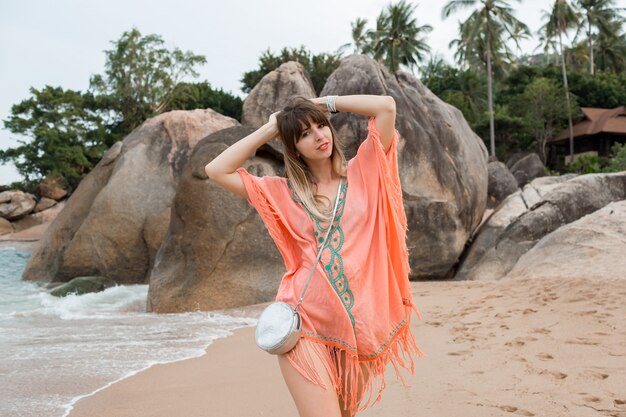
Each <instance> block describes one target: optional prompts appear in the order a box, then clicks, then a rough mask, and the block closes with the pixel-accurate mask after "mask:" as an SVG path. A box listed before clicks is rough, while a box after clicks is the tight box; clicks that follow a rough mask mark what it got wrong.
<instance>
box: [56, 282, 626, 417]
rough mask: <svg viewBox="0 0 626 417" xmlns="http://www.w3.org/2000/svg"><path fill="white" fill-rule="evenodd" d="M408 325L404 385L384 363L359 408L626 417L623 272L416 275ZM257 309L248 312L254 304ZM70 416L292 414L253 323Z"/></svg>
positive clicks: (116, 386)
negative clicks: (410, 338) (600, 276)
mask: <svg viewBox="0 0 626 417" xmlns="http://www.w3.org/2000/svg"><path fill="white" fill-rule="evenodd" d="M411 285H412V288H413V293H414V299H415V303H416V305H417V307H418V309H419V310H420V313H421V314H422V317H423V319H422V320H421V321H420V320H418V319H417V316H416V315H412V318H411V327H412V329H413V332H414V334H415V337H416V341H417V344H418V346H419V347H420V349H422V350H423V351H424V353H425V354H426V356H425V357H424V358H422V359H416V360H415V373H414V375H412V376H411V375H410V374H408V373H406V372H405V373H403V375H405V377H406V379H407V383H408V384H409V385H411V386H412V388H408V389H407V388H404V387H403V386H402V384H401V383H400V382H399V381H397V380H396V379H395V377H394V374H393V369H390V367H388V368H387V372H386V377H387V389H386V390H385V391H384V392H383V394H382V400H381V401H380V402H378V403H376V404H375V405H374V406H373V407H370V408H369V409H367V410H365V411H364V412H362V413H359V414H358V416H364V417H367V416H370V417H372V416H381V417H382V416H389V415H394V416H407V417H408V416H411V417H413V416H415V415H433V414H436V415H438V416H442V417H443V416H449V417H452V416H454V417H456V416H458V415H463V414H466V415H480V416H481V417H490V416H494V417H495V416H506V415H511V416H512V417H513V415H523V416H534V415H536V416H542V415H550V416H564V417H565V416H568V417H569V416H571V415H576V416H590V417H591V416H597V415H598V412H600V410H604V411H606V412H607V413H609V414H607V415H614V416H620V417H622V416H624V417H626V395H624V394H623V393H621V392H619V388H618V387H620V386H626V369H624V365H623V359H624V357H626V346H624V344H623V340H624V337H625V335H626V324H625V323H624V322H623V319H622V318H623V317H624V316H626V307H625V306H624V305H623V303H622V300H623V297H624V296H625V295H626V280H620V279H607V280H603V281H598V280H593V279H572V280H570V281H564V280H556V279H546V280H519V281H489V282H484V281H428V282H425V281H420V282H412V283H411ZM262 307H263V305H257V306H256V307H255V308H257V309H258V311H259V312H260V311H261V309H262ZM66 415H67V416H69V417H87V416H89V417H172V416H179V415H180V416H185V417H196V416H197V417H200V416H202V417H206V416H213V415H215V416H220V417H229V416H233V417H234V416H248V415H272V416H278V417H281V416H295V415H297V411H296V408H295V405H294V403H293V400H292V398H291V396H290V394H289V391H288V389H287V387H286V385H285V383H284V381H283V379H282V376H281V374H280V370H279V367H278V365H277V360H276V357H274V356H273V355H268V354H267V353H265V352H263V351H261V350H260V349H258V348H257V347H256V345H255V343H254V327H245V328H239V329H236V330H234V332H233V334H232V335H230V336H227V337H225V338H220V339H217V340H215V341H214V342H213V343H212V344H211V345H210V346H209V347H208V348H207V349H206V351H205V353H204V354H202V355H201V356H198V357H196V358H191V359H184V360H181V361H177V362H170V363H166V364H156V365H153V366H151V367H149V368H148V369H146V370H143V371H140V372H138V373H136V374H134V375H132V376H130V377H127V378H125V379H123V380H120V381H118V382H116V383H112V384H110V386H108V387H106V388H102V389H100V390H99V391H98V392H95V393H94V394H91V395H90V396H88V397H83V398H80V399H78V400H77V401H76V402H75V403H74V407H73V409H72V410H71V411H70V412H69V414H66Z"/></svg>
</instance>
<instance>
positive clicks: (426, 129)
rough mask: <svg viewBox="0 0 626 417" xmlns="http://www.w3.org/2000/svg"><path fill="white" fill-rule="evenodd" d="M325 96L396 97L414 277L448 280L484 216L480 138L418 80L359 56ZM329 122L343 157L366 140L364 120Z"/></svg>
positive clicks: (340, 117) (348, 61) (343, 67)
mask: <svg viewBox="0 0 626 417" xmlns="http://www.w3.org/2000/svg"><path fill="white" fill-rule="evenodd" d="M329 94H333V95H347V94H386V95H391V96H392V97H393V98H394V99H395V101H396V109H397V118H396V127H397V129H398V131H399V133H400V136H401V137H400V142H399V148H398V164H399V171H400V180H401V183H402V189H403V191H404V204H405V210H406V213H407V220H408V228H409V231H408V245H409V250H410V264H411V271H412V274H411V278H412V279H416V278H429V277H444V276H447V275H448V274H449V273H450V271H451V268H452V267H453V266H454V265H455V264H456V263H457V261H458V259H459V255H460V254H461V252H462V251H463V248H464V246H465V242H466V241H467V239H468V238H469V236H470V235H471V233H472V231H474V230H475V229H476V227H477V226H478V225H479V224H480V222H481V220H482V215H483V213H484V211H485V206H486V200H487V150H486V148H485V146H484V144H483V142H482V140H481V139H480V138H479V137H478V136H476V134H475V133H474V132H472V130H471V129H470V128H469V126H468V124H467V122H466V121H465V119H464V118H463V115H462V114H461V112H460V111H459V110H458V109H456V108H454V107H452V106H450V105H448V104H446V103H444V102H443V101H441V100H440V99H439V98H438V97H437V96H435V95H434V94H433V93H432V92H431V91H430V90H428V89H427V88H426V87H424V85H423V84H422V83H421V82H420V81H419V80H418V79H417V78H415V77H414V76H412V75H410V74H407V73H402V72H400V73H397V74H395V75H392V74H390V73H389V72H388V71H387V70H386V68H385V67H383V66H382V65H381V64H379V63H377V62H376V61H374V60H372V59H371V58H369V57H366V56H364V55H352V56H349V57H347V58H344V59H343V60H342V62H341V64H340V66H339V68H338V69H337V70H336V71H335V72H334V73H333V74H332V75H331V76H330V77H329V79H328V81H327V83H326V85H325V86H324V89H323V90H322V92H321V96H325V95H329ZM332 122H333V125H334V126H335V128H336V129H337V132H338V135H339V137H340V138H341V141H342V143H343V145H344V147H345V148H346V150H347V151H346V154H347V155H346V156H347V157H348V158H350V157H352V156H354V154H355V153H356V150H357V148H358V145H359V144H360V143H361V142H362V141H363V140H364V139H365V138H366V136H367V119H366V118H365V117H363V116H358V115H354V114H349V113H338V114H336V115H334V116H333V118H332Z"/></svg>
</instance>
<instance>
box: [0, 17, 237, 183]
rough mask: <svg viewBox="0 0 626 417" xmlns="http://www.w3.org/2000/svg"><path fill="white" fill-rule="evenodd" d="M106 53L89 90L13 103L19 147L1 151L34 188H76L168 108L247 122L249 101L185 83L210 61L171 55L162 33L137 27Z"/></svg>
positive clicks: (34, 94)
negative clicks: (47, 184) (49, 184)
mask: <svg viewBox="0 0 626 417" xmlns="http://www.w3.org/2000/svg"><path fill="white" fill-rule="evenodd" d="M113 44H114V47H113V49H112V50H110V51H106V58H107V59H106V64H105V72H104V74H103V75H96V76H94V77H92V78H91V83H90V84H91V87H90V90H89V91H88V92H80V91H73V90H65V89H63V88H61V87H52V86H45V87H44V88H42V89H37V88H34V87H31V89H30V97H29V98H27V99H25V100H23V101H22V102H20V103H18V104H15V105H13V107H12V108H11V115H10V116H9V117H8V118H7V119H6V120H4V125H5V127H6V128H7V129H8V130H9V131H11V132H12V133H14V134H16V135H19V137H20V138H21V139H18V143H19V146H16V147H13V148H8V149H5V150H3V151H0V162H3V163H7V162H11V163H13V164H14V165H15V167H16V168H17V170H18V172H19V173H20V175H21V176H22V177H23V181H21V182H19V183H14V184H12V186H14V187H17V188H21V189H23V190H27V191H32V190H33V188H34V187H35V185H36V184H37V183H38V182H40V181H41V180H43V179H44V178H48V179H50V180H56V181H58V182H60V183H61V184H63V185H64V186H66V187H68V188H69V189H70V192H71V190H72V189H74V188H75V187H76V186H77V185H78V184H79V182H80V180H81V179H82V178H83V177H84V176H85V175H87V174H88V173H89V171H90V170H91V169H92V168H93V167H94V166H95V164H97V163H98V161H99V160H100V159H101V158H102V155H103V154H104V152H105V151H106V150H107V149H108V148H110V147H111V146H112V145H113V144H114V143H115V142H116V141H118V140H119V139H121V138H122V137H123V136H124V135H126V134H127V133H128V132H130V131H131V130H132V129H134V128H135V127H137V126H138V125H139V124H141V123H142V122H143V121H144V120H146V119H147V118H148V117H151V116H154V115H155V114H158V113H161V112H163V111H168V110H174V109H191V108H197V107H200V108H206V107H213V108H214V109H216V111H220V112H223V113H224V114H227V115H229V116H231V117H235V118H240V117H241V107H242V100H241V99H240V98H238V97H235V96H232V95H231V94H229V93H226V92H224V91H222V90H221V89H220V90H213V89H212V88H211V87H210V85H209V84H208V83H206V82H204V83H198V84H194V83H181V82H180V80H181V79H182V78H183V77H189V76H194V75H196V74H197V72H196V70H195V67H196V66H197V65H200V64H202V63H203V62H204V61H205V59H204V57H202V56H199V55H195V54H193V53H191V52H182V51H181V50H179V49H177V48H174V49H172V50H168V49H166V48H165V47H164V46H163V40H162V39H161V38H160V37H159V36H157V35H148V36H142V35H141V34H140V33H139V31H137V30H136V29H133V30H131V31H129V32H124V34H123V35H122V36H121V37H120V39H118V40H117V41H116V42H113Z"/></svg>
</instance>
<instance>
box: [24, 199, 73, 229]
mask: <svg viewBox="0 0 626 417" xmlns="http://www.w3.org/2000/svg"><path fill="white" fill-rule="evenodd" d="M65 205H66V202H65V201H60V202H58V203H57V202H56V201H55V202H54V205H53V206H51V207H49V208H47V209H45V210H43V211H39V212H36V213H35V212H34V211H33V212H32V213H30V214H27V215H26V216H24V217H22V218H20V219H18V220H16V221H14V222H13V227H14V228H15V231H16V232H21V231H22V230H26V229H30V228H31V227H34V226H37V225H40V224H44V223H49V222H51V221H53V220H54V219H55V218H56V217H57V216H58V215H59V213H60V212H61V211H62V210H63V209H64V208H65Z"/></svg>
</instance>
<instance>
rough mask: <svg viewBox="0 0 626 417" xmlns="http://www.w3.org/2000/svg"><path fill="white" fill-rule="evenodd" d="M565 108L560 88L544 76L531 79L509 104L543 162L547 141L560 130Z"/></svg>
mask: <svg viewBox="0 0 626 417" xmlns="http://www.w3.org/2000/svg"><path fill="white" fill-rule="evenodd" d="M566 106H567V103H566V101H565V98H564V97H563V94H562V93H561V88H560V86H559V85H558V84H557V83H556V82H554V81H553V80H550V79H547V78H543V77H538V78H535V79H533V81H532V82H531V83H530V84H528V85H527V86H526V88H525V89H524V92H523V93H522V94H520V95H518V96H517V97H515V99H514V100H512V101H511V105H510V108H511V109H514V114H515V115H517V116H520V117H522V119H523V120H524V124H525V125H526V128H527V130H528V132H529V134H531V135H532V136H533V139H534V143H535V146H536V148H537V150H538V152H539V155H540V156H541V158H542V160H543V162H544V163H545V162H546V142H547V140H548V139H549V138H551V137H553V136H554V135H555V134H557V133H558V132H559V131H560V130H561V129H562V128H563V126H564V121H565V120H566V119H567V115H568V112H567V108H566Z"/></svg>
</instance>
